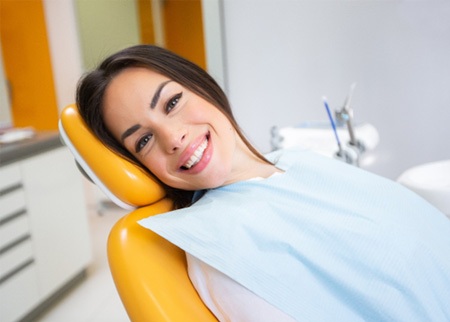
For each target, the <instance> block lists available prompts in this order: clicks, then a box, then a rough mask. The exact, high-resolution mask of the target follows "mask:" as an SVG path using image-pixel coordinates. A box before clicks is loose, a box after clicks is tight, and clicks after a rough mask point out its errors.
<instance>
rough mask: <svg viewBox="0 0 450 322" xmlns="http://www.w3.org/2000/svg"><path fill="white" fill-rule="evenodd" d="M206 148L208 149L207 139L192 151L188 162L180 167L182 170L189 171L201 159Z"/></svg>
mask: <svg viewBox="0 0 450 322" xmlns="http://www.w3.org/2000/svg"><path fill="white" fill-rule="evenodd" d="M207 147H208V139H207V138H206V139H205V140H204V141H203V143H202V144H200V145H199V146H198V148H197V149H196V150H195V151H194V153H193V154H192V155H191V157H190V158H189V160H188V161H187V162H186V163H185V164H184V165H183V166H182V168H183V169H186V170H189V169H190V168H192V167H193V166H195V165H196V164H197V163H199V162H200V160H201V159H202V156H203V152H205V150H206V148H207Z"/></svg>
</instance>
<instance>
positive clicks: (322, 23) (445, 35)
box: [223, 0, 450, 179]
mask: <svg viewBox="0 0 450 322" xmlns="http://www.w3.org/2000/svg"><path fill="white" fill-rule="evenodd" d="M223 7H224V27H225V36H226V46H225V50H226V54H225V56H226V58H227V61H226V64H227V66H228V69H227V78H228V82H227V83H228V92H229V97H230V100H231V103H232V106H233V109H234V111H235V114H236V117H237V119H238V121H239V122H240V124H241V125H242V127H243V128H244V131H245V132H246V133H247V135H248V136H249V137H250V139H251V140H252V141H253V142H254V143H255V144H256V145H257V146H258V147H259V148H260V149H262V150H263V151H269V150H270V128H271V127H272V126H274V125H276V126H286V125H295V124H298V123H300V122H302V121H305V120H326V117H327V116H326V114H325V110H324V108H323V104H322V101H321V97H322V96H323V95H326V96H327V97H328V99H329V102H330V105H331V107H333V108H338V107H340V105H341V104H342V103H343V101H344V99H345V96H346V94H347V91H348V88H349V86H350V84H351V83H352V82H355V81H356V82H357V84H358V85H357V87H356V90H355V95H354V97H353V104H352V105H353V108H354V113H355V118H356V120H359V121H367V122H370V123H372V124H374V125H375V126H376V127H377V128H378V130H379V132H380V136H381V141H380V144H379V146H378V147H377V149H376V151H375V156H376V160H375V163H374V164H373V166H371V168H370V169H369V170H372V171H374V172H376V173H379V174H381V175H384V176H387V177H390V178H393V179H395V178H396V177H397V176H398V175H399V174H400V173H401V172H402V171H404V170H405V169H407V168H409V167H411V166H413V165H416V164H421V163H424V162H429V161H435V160H440V159H449V158H450V126H449V125H448V123H449V122H450V58H449V57H450V19H449V18H448V17H450V2H449V1H432V0H428V1H381V0H380V1H363V0H360V1H356V0H355V1H338V0H335V1H317V0H316V1H314V0H310V1H301V0H297V1H296V0H290V1H289V0H223Z"/></svg>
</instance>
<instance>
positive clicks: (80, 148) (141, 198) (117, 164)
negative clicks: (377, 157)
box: [59, 105, 165, 209]
mask: <svg viewBox="0 0 450 322" xmlns="http://www.w3.org/2000/svg"><path fill="white" fill-rule="evenodd" d="M59 132H60V134H61V138H62V140H63V141H64V143H65V144H66V145H67V147H68V148H69V149H70V151H71V152H72V154H73V155H74V157H75V159H76V161H77V162H78V164H79V165H80V166H81V167H82V168H83V170H84V171H85V172H86V174H87V175H88V176H89V177H90V179H91V180H92V181H93V182H94V183H95V184H96V185H97V186H98V187H99V188H100V189H101V190H102V191H103V192H104V193H105V194H106V195H107V196H108V197H109V198H110V199H111V200H112V201H113V202H115V203H116V204H117V205H119V206H120V207H122V208H125V209H134V208H137V207H142V206H146V205H150V204H152V203H154V202H156V201H158V200H160V199H162V198H163V197H164V196H165V192H164V189H163V188H162V187H161V185H160V184H159V183H158V182H157V181H156V180H155V179H154V178H153V177H152V176H151V175H149V174H148V173H146V172H144V171H143V170H142V169H141V168H139V167H138V166H136V165H135V164H133V163H131V162H129V161H128V160H126V159H124V158H123V157H121V156H119V155H118V154H116V153H114V152H112V151H111V150H110V149H108V148H107V147H106V146H105V145H103V143H101V142H100V141H99V140H98V139H97V138H96V137H95V136H94V135H93V133H92V132H91V131H90V130H89V129H88V127H87V126H86V124H85V123H84V121H83V119H82V118H81V116H80V114H79V112H78V108H77V107H76V105H69V106H67V107H66V108H64V110H63V111H62V113H61V117H60V120H59Z"/></svg>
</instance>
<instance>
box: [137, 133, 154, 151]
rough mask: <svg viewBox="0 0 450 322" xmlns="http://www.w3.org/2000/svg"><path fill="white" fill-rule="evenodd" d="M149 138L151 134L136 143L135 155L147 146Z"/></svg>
mask: <svg viewBox="0 0 450 322" xmlns="http://www.w3.org/2000/svg"><path fill="white" fill-rule="evenodd" d="M151 138H152V135H151V134H147V135H145V136H143V137H142V138H140V139H139V140H138V141H137V143H136V153H139V152H140V151H141V150H142V149H143V148H144V147H145V146H146V145H147V143H148V141H150V139H151Z"/></svg>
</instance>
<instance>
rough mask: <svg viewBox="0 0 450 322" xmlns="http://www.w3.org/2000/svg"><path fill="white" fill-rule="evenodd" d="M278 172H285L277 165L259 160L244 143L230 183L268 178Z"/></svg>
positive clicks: (239, 149) (238, 151) (237, 156)
mask: <svg viewBox="0 0 450 322" xmlns="http://www.w3.org/2000/svg"><path fill="white" fill-rule="evenodd" d="M276 172H283V171H282V170H280V169H278V168H277V167H276V166H275V165H273V164H271V163H269V162H267V161H265V160H262V159H261V158H259V157H258V156H257V155H255V154H254V153H253V152H252V151H250V149H249V148H248V147H247V146H246V145H245V144H244V143H243V142H242V145H241V146H240V148H238V149H237V152H236V158H235V167H234V170H233V177H232V178H231V182H229V183H233V182H238V181H244V180H249V179H252V178H257V177H259V178H268V177H270V176H271V175H273V174H274V173H276Z"/></svg>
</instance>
